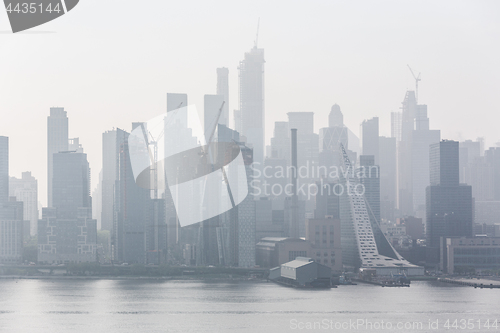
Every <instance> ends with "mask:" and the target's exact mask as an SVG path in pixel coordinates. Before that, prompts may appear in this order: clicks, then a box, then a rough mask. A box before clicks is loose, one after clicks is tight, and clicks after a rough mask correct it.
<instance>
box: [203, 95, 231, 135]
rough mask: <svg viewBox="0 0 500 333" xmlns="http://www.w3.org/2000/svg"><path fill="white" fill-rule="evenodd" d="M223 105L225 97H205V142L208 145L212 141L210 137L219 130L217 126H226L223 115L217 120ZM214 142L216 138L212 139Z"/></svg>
mask: <svg viewBox="0 0 500 333" xmlns="http://www.w3.org/2000/svg"><path fill="white" fill-rule="evenodd" d="M222 103H224V96H223V95H205V96H204V104H203V105H204V108H203V115H204V117H203V122H204V133H205V140H206V142H207V143H208V141H209V140H210V136H211V135H212V133H215V130H216V129H217V124H222V125H226V123H225V121H224V119H223V118H221V117H222V114H221V115H220V117H219V119H218V120H217V117H218V116H219V110H220V108H221V107H222ZM224 105H225V103H224ZM222 111H224V110H222ZM214 136H215V134H214ZM212 141H214V137H212Z"/></svg>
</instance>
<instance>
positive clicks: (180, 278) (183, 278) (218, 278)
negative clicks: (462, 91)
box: [0, 275, 268, 283]
mask: <svg viewBox="0 0 500 333" xmlns="http://www.w3.org/2000/svg"><path fill="white" fill-rule="evenodd" d="M0 280H141V281H146V280H153V281H227V282H232V281H247V282H259V283H260V282H268V281H267V280H266V279H259V278H246V277H222V276H197V277H195V276H158V277H152V276H95V275H94V276H93V275H89V276H78V275H75V276H71V275H70V276H63V275H59V276H58V275H33V276H25V275H0Z"/></svg>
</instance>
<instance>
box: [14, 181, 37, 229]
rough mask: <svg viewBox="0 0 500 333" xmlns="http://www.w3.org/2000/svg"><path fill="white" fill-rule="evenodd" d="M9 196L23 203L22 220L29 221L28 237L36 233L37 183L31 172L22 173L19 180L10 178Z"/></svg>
mask: <svg viewBox="0 0 500 333" xmlns="http://www.w3.org/2000/svg"><path fill="white" fill-rule="evenodd" d="M9 195H10V196H11V197H16V199H17V200H18V201H22V202H23V206H24V210H23V218H24V220H25V221H26V220H27V221H30V231H29V232H30V235H31V236H34V235H35V234H36V233H37V224H38V181H37V180H36V179H35V177H33V176H32V175H31V172H29V171H27V172H23V173H22V176H21V179H18V178H16V177H10V182H9Z"/></svg>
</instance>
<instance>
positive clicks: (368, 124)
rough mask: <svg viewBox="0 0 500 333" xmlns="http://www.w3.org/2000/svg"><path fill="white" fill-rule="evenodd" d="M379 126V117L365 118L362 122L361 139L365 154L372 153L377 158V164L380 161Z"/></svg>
mask: <svg viewBox="0 0 500 333" xmlns="http://www.w3.org/2000/svg"><path fill="white" fill-rule="evenodd" d="M378 137H379V128H378V117H373V118H372V119H368V120H364V121H363V123H361V140H362V145H363V146H362V148H363V155H372V156H373V157H374V158H375V164H378V161H379V142H378Z"/></svg>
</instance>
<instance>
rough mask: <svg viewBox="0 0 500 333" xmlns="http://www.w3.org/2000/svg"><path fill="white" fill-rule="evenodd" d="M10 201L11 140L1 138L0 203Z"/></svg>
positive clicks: (4, 137)
mask: <svg viewBox="0 0 500 333" xmlns="http://www.w3.org/2000/svg"><path fill="white" fill-rule="evenodd" d="M8 200H9V138H8V137H6V136H0V202H7V201H8Z"/></svg>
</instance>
